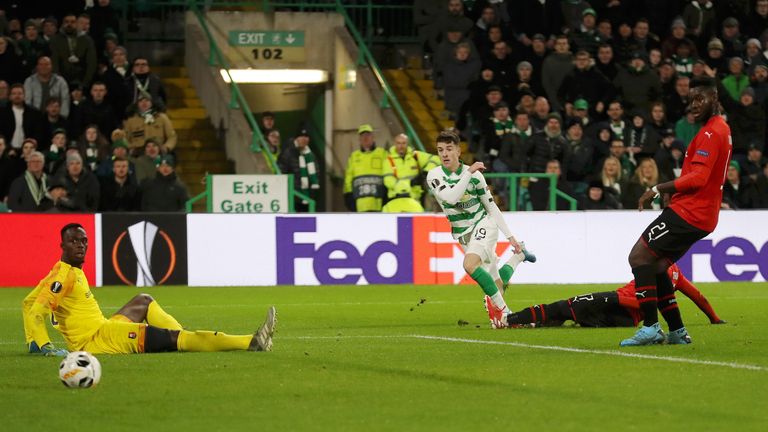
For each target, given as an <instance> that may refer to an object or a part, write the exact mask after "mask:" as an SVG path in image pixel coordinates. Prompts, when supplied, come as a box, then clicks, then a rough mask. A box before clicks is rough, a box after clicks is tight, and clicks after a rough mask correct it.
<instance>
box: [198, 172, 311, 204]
mask: <svg viewBox="0 0 768 432" xmlns="http://www.w3.org/2000/svg"><path fill="white" fill-rule="evenodd" d="M287 176H288V212H289V213H296V205H295V199H296V198H300V199H302V200H304V201H307V203H308V205H309V212H310V213H314V212H315V209H316V208H317V202H315V200H314V199H312V198H310V197H309V196H308V195H306V194H304V193H302V192H299V191H297V190H296V189H294V187H293V174H287ZM212 177H213V176H212V175H211V174H207V175H206V176H205V191H203V192H200V193H199V194H197V195H195V196H193V197H192V198H190V199H188V200H187V202H186V205H185V207H186V209H187V213H192V206H193V205H194V204H195V203H196V202H198V201H200V200H203V199H204V200H205V209H206V212H207V213H213V202H212V201H211V196H212V195H213V181H212V180H213V179H212Z"/></svg>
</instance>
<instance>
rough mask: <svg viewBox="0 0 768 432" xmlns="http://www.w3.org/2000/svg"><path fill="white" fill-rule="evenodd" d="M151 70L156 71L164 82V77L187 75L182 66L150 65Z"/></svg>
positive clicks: (182, 76)
mask: <svg viewBox="0 0 768 432" xmlns="http://www.w3.org/2000/svg"><path fill="white" fill-rule="evenodd" d="M152 72H154V73H156V74H157V75H158V76H159V77H160V78H163V82H165V79H166V78H186V77H188V76H189V73H188V72H187V68H186V67H184V66H152Z"/></svg>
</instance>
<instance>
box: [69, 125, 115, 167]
mask: <svg viewBox="0 0 768 432" xmlns="http://www.w3.org/2000/svg"><path fill="white" fill-rule="evenodd" d="M77 148H78V150H79V151H80V156H81V157H82V158H83V161H84V162H85V166H86V167H87V168H88V170H90V171H91V172H94V173H95V172H96V170H97V168H98V166H99V164H100V163H102V162H103V161H104V160H106V159H109V156H110V154H111V151H110V148H109V141H107V139H106V138H105V137H104V135H102V133H101V132H100V131H99V127H98V126H96V125H93V124H92V125H88V127H86V128H85V132H84V133H83V136H82V137H80V141H79V142H78V145H77Z"/></svg>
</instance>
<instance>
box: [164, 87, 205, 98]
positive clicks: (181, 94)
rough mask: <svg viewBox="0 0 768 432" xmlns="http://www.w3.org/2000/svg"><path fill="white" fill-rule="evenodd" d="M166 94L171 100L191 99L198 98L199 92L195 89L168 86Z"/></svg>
mask: <svg viewBox="0 0 768 432" xmlns="http://www.w3.org/2000/svg"><path fill="white" fill-rule="evenodd" d="M165 92H166V94H167V95H168V97H169V98H185V99H191V98H196V97H197V92H195V89H194V88H193V87H184V88H182V87H171V86H166V87H165Z"/></svg>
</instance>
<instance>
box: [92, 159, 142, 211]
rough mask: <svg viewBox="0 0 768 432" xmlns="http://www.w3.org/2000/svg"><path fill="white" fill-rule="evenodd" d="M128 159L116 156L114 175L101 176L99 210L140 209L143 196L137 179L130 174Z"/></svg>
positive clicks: (113, 168)
mask: <svg viewBox="0 0 768 432" xmlns="http://www.w3.org/2000/svg"><path fill="white" fill-rule="evenodd" d="M128 167H129V162H128V159H125V158H121V157H116V158H114V159H113V160H112V172H113V173H114V174H113V176H112V177H103V178H101V181H100V184H101V199H100V202H99V211H101V212H113V211H123V212H132V211H138V210H139V204H140V203H141V198H140V196H139V186H138V184H137V183H136V179H134V178H133V176H131V175H130V174H129V170H128Z"/></svg>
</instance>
